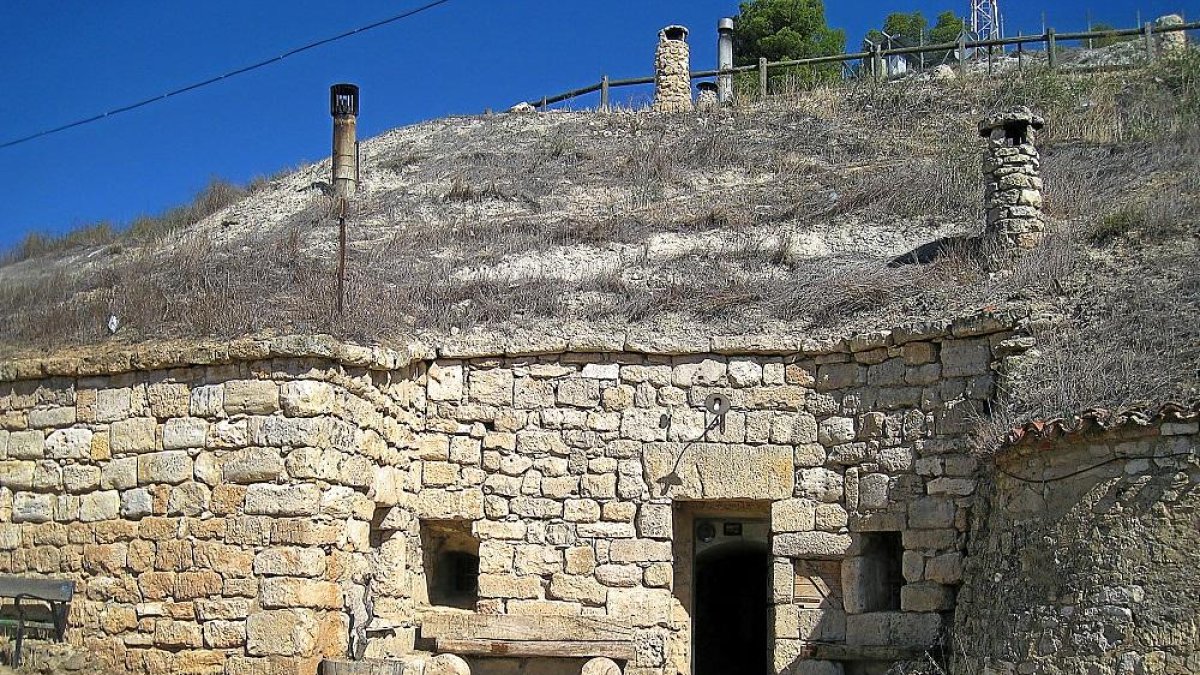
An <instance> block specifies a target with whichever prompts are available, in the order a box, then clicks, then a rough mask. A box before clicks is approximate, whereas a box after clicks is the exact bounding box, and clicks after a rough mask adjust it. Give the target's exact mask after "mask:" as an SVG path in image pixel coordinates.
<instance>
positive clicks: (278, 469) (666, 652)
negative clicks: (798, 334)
mask: <svg viewBox="0 0 1200 675" xmlns="http://www.w3.org/2000/svg"><path fill="white" fill-rule="evenodd" d="M1010 336H1011V332H1010V329H1009V326H1008V325H1007V324H1004V323H1002V322H999V321H996V320H995V319H991V318H987V317H984V318H980V319H975V320H971V321H964V322H960V323H958V324H956V325H954V326H942V325H938V326H922V327H910V328H908V329H900V330H896V331H893V332H891V333H879V334H873V335H868V336H859V337H856V338H853V339H850V340H842V341H834V342H826V343H820V344H813V343H810V344H807V345H804V344H798V343H792V344H788V343H787V342H786V341H781V340H778V339H773V338H766V340H765V341H764V340H757V339H753V338H751V339H743V338H729V339H725V338H713V340H712V341H707V340H706V341H704V344H702V345H699V346H697V347H696V348H694V349H691V350H688V349H682V348H678V347H677V346H676V347H671V346H664V345H653V344H648V345H640V344H637V343H635V341H633V340H618V341H616V342H615V343H612V344H597V345H591V346H590V350H589V351H588V352H586V353H585V352H583V351H576V352H572V351H568V345H567V344H565V343H564V344H562V345H561V346H559V347H552V348H548V349H547V348H529V349H527V350H525V351H529V352H535V353H534V354H528V355H521V354H522V351H521V350H519V349H512V350H509V353H510V354H511V355H510V356H489V355H486V354H481V353H479V352H470V351H463V350H456V349H453V348H450V347H447V348H444V349H442V350H441V356H440V357H439V358H436V359H434V358H429V359H422V358H417V359H416V360H411V362H410V360H408V359H403V358H401V359H393V361H392V362H387V361H386V360H384V361H380V362H377V363H375V364H374V365H372V366H371V367H370V368H368V367H361V366H353V367H352V366H347V365H344V363H340V362H338V360H337V359H334V358H311V357H309V358H305V357H300V356H286V355H284V356H281V357H278V358H268V357H269V356H270V354H266V355H263V356H260V357H259V358H254V359H246V360H236V359H232V358H231V359H229V360H231V361H234V362H233V363H229V364H225V365H210V366H190V367H171V368H166V367H158V368H150V369H147V370H144V371H134V372H122V373H116V374H113V375H106V376H94V375H91V374H88V375H85V376H79V375H76V376H70V375H69V374H64V376H59V377H43V378H41V379H18V381H15V382H11V383H9V384H6V385H4V390H3V394H0V410H3V417H0V423H2V424H3V428H4V431H3V432H0V439H2V440H0V462H2V464H0V467H2V470H0V486H2V487H0V522H3V523H5V524H3V525H0V573H9V572H15V573H28V574H42V575H67V576H71V577H74V578H77V579H79V580H80V581H81V586H80V601H79V602H77V603H76V604H75V605H74V606H73V609H72V614H71V627H72V628H71V630H70V639H71V640H73V641H75V642H77V643H80V644H83V645H85V646H86V647H87V648H88V649H89V650H91V651H93V652H95V653H96V654H98V655H100V656H101V657H103V658H105V659H106V660H109V661H112V662H115V663H117V664H120V665H121V666H122V667H126V668H128V669H130V670H131V671H134V672H153V673H160V672H197V671H199V672H227V673H241V672H261V671H262V670H263V669H264V668H267V667H268V666H270V667H273V668H276V669H280V668H282V669H283V671H284V672H304V673H308V672H313V670H314V669H315V667H316V664H317V662H318V661H319V659H320V658H321V657H323V656H327V657H346V656H348V655H351V656H356V657H358V656H370V657H400V656H403V655H405V654H411V653H412V652H413V650H414V649H417V650H419V649H421V648H423V647H427V646H428V645H427V644H425V643H423V642H422V640H421V633H420V626H421V625H422V622H423V621H425V620H426V619H425V618H424V617H427V616H430V615H431V613H432V614H442V613H445V612H461V611H463V610H457V609H440V608H438V607H437V606H435V605H433V604H431V598H430V594H429V590H428V589H430V587H431V586H430V583H429V582H430V578H429V575H430V574H431V573H433V571H432V570H430V569H427V566H426V559H427V556H426V555H424V553H425V550H424V548H428V547H427V546H426V547H424V548H423V545H424V544H425V543H426V542H422V536H430V535H429V533H430V532H434V531H437V530H436V529H433V530H431V529H430V528H436V527H446V526H450V527H454V526H455V523H460V524H462V526H461V528H460V530H459V531H460V532H465V533H466V534H467V536H468V537H469V538H473V539H474V540H475V541H476V542H477V547H478V548H477V553H478V571H477V574H478V577H477V579H478V588H477V596H478V597H477V599H476V601H475V604H474V611H475V612H477V613H479V614H509V615H540V616H546V615H552V614H553V615H557V614H562V615H573V616H584V617H589V616H590V617H603V618H606V619H608V620H611V621H612V622H614V623H616V624H619V625H622V626H628V627H630V628H631V630H632V631H633V643H634V657H633V658H632V659H631V660H630V661H629V662H628V663H627V664H624V665H625V672H626V673H632V674H635V675H638V674H640V675H649V674H650V673H675V672H681V673H686V672H690V667H689V660H690V654H691V641H690V639H689V630H690V627H691V619H690V613H691V610H692V607H690V606H689V603H690V594H691V592H692V591H691V589H690V588H689V587H688V586H689V584H690V579H689V575H690V573H691V558H690V556H691V551H689V550H688V546H689V545H688V542H689V541H690V538H691V533H690V527H691V521H690V520H688V518H689V517H690V514H693V513H698V512H701V511H703V510H704V509H707V508H717V509H719V508H729V509H737V508H743V507H747V506H748V507H749V508H752V509H753V510H754V511H755V512H759V513H762V514H763V518H764V519H765V521H766V522H767V523H769V529H770V547H771V556H772V560H773V562H772V564H771V566H770V575H771V586H772V588H773V589H774V591H773V592H772V594H771V602H770V604H771V609H770V614H771V627H770V630H769V633H770V635H769V637H770V646H768V647H766V648H767V649H769V650H770V651H771V654H772V659H773V661H774V663H775V670H776V671H777V672H834V671H838V672H840V666H838V665H836V664H835V663H833V662H831V661H814V660H812V657H813V656H814V655H815V653H814V651H813V649H812V647H813V644H814V643H815V642H818V641H820V642H825V643H835V644H848V645H851V646H852V647H853V646H884V645H892V646H899V647H914V646H924V645H927V644H931V643H933V642H936V641H937V640H938V639H939V637H940V634H941V633H942V631H943V629H944V628H946V627H947V626H948V625H949V621H950V616H951V615H950V612H951V611H952V610H953V607H954V597H955V592H956V588H957V586H958V584H959V582H960V575H961V565H962V554H963V550H964V546H965V543H966V536H965V533H966V530H967V525H968V522H969V515H970V505H971V499H972V494H973V492H974V488H975V479H974V478H973V476H974V473H975V462H974V460H972V459H971V458H970V457H969V456H968V455H967V454H966V446H967V439H966V438H965V433H966V432H967V430H968V429H969V427H970V420H971V415H972V414H973V413H974V411H976V410H979V409H981V408H982V407H983V406H984V405H985V401H987V400H988V398H989V397H990V396H991V394H992V391H993V387H994V377H995V370H996V368H997V366H998V363H999V361H1000V360H1001V359H1002V358H1004V356H1005V355H1006V354H1008V353H1009V350H1011V349H1015V348H1016V346H1017V345H1018V343H1020V341H1019V340H1010V339H1009V338H1010ZM601 342H603V341H601ZM293 351H294V352H297V353H298V354H306V353H308V352H306V351H305V350H303V349H300V350H293ZM689 351H690V353H687V352H689ZM537 352H542V353H541V354H538V353H537ZM546 352H558V353H546ZM664 352H675V353H674V354H670V353H664ZM312 353H324V352H322V351H321V350H316V351H314V352H312ZM185 360H186V359H185ZM48 367H49V368H51V369H57V370H63V371H67V372H68V373H69V372H70V371H71V370H76V371H78V369H80V368H82V369H84V370H86V369H87V368H89V367H91V366H90V365H89V364H69V363H67V364H64V363H58V364H51V365H50V366H48ZM45 368H46V366H43V370H45ZM114 369H115V370H120V368H114ZM12 375H13V373H11V372H10V373H9V377H10V379H11V378H12ZM714 393H716V394H720V395H722V396H724V397H726V398H727V399H728V400H729V402H730V404H731V409H730V411H729V412H728V413H727V414H726V415H725V416H724V420H723V424H720V425H717V426H714V427H713V428H712V429H711V430H710V431H708V433H707V435H705V429H706V428H708V427H709V425H710V424H712V423H713V418H712V415H711V414H709V413H707V412H705V410H704V408H703V406H704V402H705V400H706V399H707V398H708V397H709V396H710V395H711V394H714ZM692 441H699V442H697V443H694V444H691V445H690V447H688V449H687V452H686V454H684V455H683V457H682V459H680V453H681V451H682V450H683V449H684V447H685V446H687V445H688V444H689V443H691V442H692ZM676 527H681V528H687V529H688V531H687V532H680V531H676ZM876 532H885V533H886V532H892V533H896V534H895V537H896V539H895V541H896V542H898V544H899V546H900V548H901V550H898V551H896V555H897V556H900V557H902V561H901V563H898V565H900V564H902V571H903V580H902V584H903V585H902V587H900V588H899V595H898V597H897V600H896V604H895V605H886V603H885V605H880V604H879V601H877V600H873V599H872V597H871V596H872V593H874V591H873V590H872V587H873V583H874V582H873V579H872V575H873V573H874V572H873V571H874V570H875V569H876V568H875V567H874V565H875V563H876V561H875V560H874V559H873V558H872V557H871V556H872V555H873V553H872V551H871V550H869V549H871V548H872V546H873V544H871V543H870V542H871V541H873V540H872V539H871V537H872V533H876ZM889 541H890V540H889ZM429 545H432V543H431V542H430V543H429ZM901 553H902V556H901ZM822 585H825V586H830V587H833V588H836V589H837V590H838V592H836V593H830V594H829V595H828V596H827V597H825V598H824V599H819V600H818V601H817V602H814V601H813V599H812V598H811V597H799V596H800V595H803V593H802V592H801V591H802V589H807V588H812V587H814V586H822ZM368 619H369V620H368ZM469 660H470V661H471V662H472V667H473V669H474V671H475V672H493V671H492V670H490V669H493V668H496V667H499V666H498V664H501V663H502V661H503V660H498V659H489V658H473V657H472V658H470V659H469Z"/></svg>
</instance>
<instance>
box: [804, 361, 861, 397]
mask: <svg viewBox="0 0 1200 675" xmlns="http://www.w3.org/2000/svg"><path fill="white" fill-rule="evenodd" d="M866 376H867V369H866V368H864V367H863V366H860V365H858V364H857V363H828V364H825V365H822V366H820V367H819V368H818V369H817V382H816V389H817V391H832V390H835V389H846V388H848V387H853V386H856V385H861V384H865V383H866V379H867V377H866Z"/></svg>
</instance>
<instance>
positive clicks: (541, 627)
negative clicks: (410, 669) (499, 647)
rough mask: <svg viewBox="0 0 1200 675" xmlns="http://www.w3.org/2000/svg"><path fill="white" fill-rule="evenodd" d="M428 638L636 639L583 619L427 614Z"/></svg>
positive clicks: (612, 625)
mask: <svg viewBox="0 0 1200 675" xmlns="http://www.w3.org/2000/svg"><path fill="white" fill-rule="evenodd" d="M421 636H422V637H426V638H479V639H487V640H566V641H574V642H604V641H621V640H631V639H633V629H632V628H630V627H629V626H625V625H622V624H619V623H616V622H613V621H607V620H604V619H595V618H591V617H583V616H510V615H500V614H451V613H445V614H435V613H431V614H426V615H424V617H422V620H421Z"/></svg>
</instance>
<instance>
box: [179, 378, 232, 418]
mask: <svg viewBox="0 0 1200 675" xmlns="http://www.w3.org/2000/svg"><path fill="white" fill-rule="evenodd" d="M188 414H190V415H191V416H192V417H209V418H212V417H223V416H224V415H225V387H223V386H221V385H219V384H208V385H204V386H201V387H196V388H195V389H192V393H191V396H190V397H189V398H188Z"/></svg>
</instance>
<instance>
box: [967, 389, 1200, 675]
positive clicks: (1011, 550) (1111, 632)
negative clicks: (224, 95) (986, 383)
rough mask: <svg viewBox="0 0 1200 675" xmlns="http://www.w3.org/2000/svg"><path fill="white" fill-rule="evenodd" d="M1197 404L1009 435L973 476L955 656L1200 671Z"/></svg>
mask: <svg viewBox="0 0 1200 675" xmlns="http://www.w3.org/2000/svg"><path fill="white" fill-rule="evenodd" d="M1198 412H1200V411H1198V410H1196V409H1192V410H1190V411H1187V410H1175V411H1173V413H1172V414H1170V415H1167V416H1159V417H1157V418H1155V416H1150V419H1136V418H1133V419H1131V420H1129V421H1128V423H1126V424H1122V425H1119V426H1118V427H1117V428H1114V429H1111V430H1107V431H1105V430H1100V429H1092V430H1091V432H1090V433H1068V434H1063V435H1060V436H1056V437H1051V438H1049V439H1044V440H1043V439H1041V438H1035V439H1032V440H1029V441H1025V442H1022V443H1020V444H1018V445H1016V446H1014V447H1012V448H1010V449H1008V450H1006V451H1005V452H1004V453H1003V454H1002V456H1001V457H999V458H998V459H997V465H998V467H999V469H1000V470H999V471H998V472H997V473H996V474H995V477H994V480H992V481H990V482H988V483H987V484H985V486H984V487H983V488H982V489H981V490H980V493H981V494H980V497H979V502H978V508H977V509H976V512H975V515H974V523H973V524H972V527H971V529H972V532H973V537H972V543H971V546H970V550H969V552H970V556H969V557H968V559H967V560H968V564H967V569H966V584H965V586H964V589H963V592H962V593H961V594H960V595H959V604H958V611H957V625H956V631H955V638H956V642H957V644H958V645H959V650H958V666H959V667H960V669H962V670H963V671H964V672H979V673H995V674H997V675H999V674H1010V673H1049V674H1056V673H1081V672H1087V673H1178V674H1181V675H1182V674H1183V673H1196V672H1200V624H1198V623H1197V617H1198V616H1200V519H1198V517H1197V508H1198V507H1200V462H1198V461H1197V448H1198V446H1200V424H1198V419H1200V415H1198Z"/></svg>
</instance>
